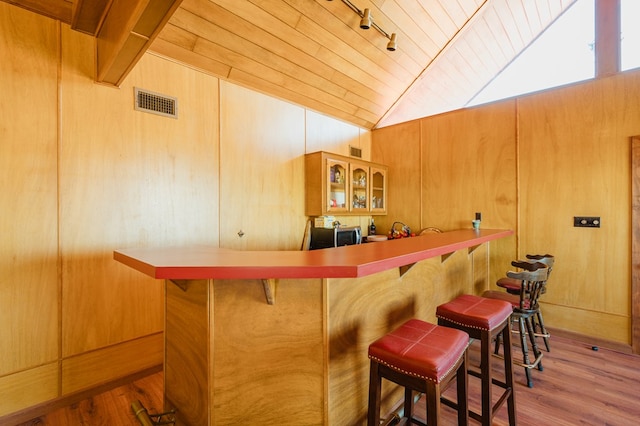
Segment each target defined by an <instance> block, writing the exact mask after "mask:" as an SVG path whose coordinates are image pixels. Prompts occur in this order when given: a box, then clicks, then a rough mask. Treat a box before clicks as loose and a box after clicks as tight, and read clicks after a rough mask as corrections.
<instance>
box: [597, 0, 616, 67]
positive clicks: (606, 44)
mask: <svg viewBox="0 0 640 426" xmlns="http://www.w3.org/2000/svg"><path fill="white" fill-rule="evenodd" d="M595 8H596V10H595V12H596V13H595V20H596V23H595V26H596V29H595V33H596V47H595V48H596V52H595V53H596V55H595V56H596V78H600V77H606V76H608V75H613V74H616V73H618V72H620V0H596V4H595Z"/></svg>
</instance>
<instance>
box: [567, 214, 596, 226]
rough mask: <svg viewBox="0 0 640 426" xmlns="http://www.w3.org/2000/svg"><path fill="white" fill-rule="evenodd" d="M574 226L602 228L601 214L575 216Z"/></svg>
mask: <svg viewBox="0 0 640 426" xmlns="http://www.w3.org/2000/svg"><path fill="white" fill-rule="evenodd" d="M573 226H574V227H576V228H600V216H574V217H573Z"/></svg>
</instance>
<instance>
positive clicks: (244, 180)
mask: <svg viewBox="0 0 640 426" xmlns="http://www.w3.org/2000/svg"><path fill="white" fill-rule="evenodd" d="M220 103H221V108H220V112H221V115H220V139H221V147H220V246H221V247H225V248H234V249H242V250H251V249H253V250H256V249H257V250H298V249H300V247H301V245H302V239H303V236H304V229H305V224H306V217H305V216H304V189H305V186H304V153H305V151H304V135H305V128H304V109H302V108H300V107H298V106H295V105H293V104H290V103H287V102H282V101H279V100H277V99H274V98H271V97H267V96H264V95H262V94H259V93H257V92H254V91H250V90H247V89H243V88H241V87H239V86H235V85H232V84H228V83H225V82H221V87H220ZM247 123H251V125H250V126H248V125H247ZM283 230H284V232H283ZM240 231H242V232H243V235H242V236H240V235H238V233H239V232H240Z"/></svg>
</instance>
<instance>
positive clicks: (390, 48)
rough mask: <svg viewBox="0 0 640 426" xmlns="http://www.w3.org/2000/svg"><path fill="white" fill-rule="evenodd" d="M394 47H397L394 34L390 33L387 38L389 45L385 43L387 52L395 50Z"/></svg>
mask: <svg viewBox="0 0 640 426" xmlns="http://www.w3.org/2000/svg"><path fill="white" fill-rule="evenodd" d="M396 47H398V46H397V43H396V33H392V34H391V37H389V43H387V50H388V51H390V52H393V51H394V50H396Z"/></svg>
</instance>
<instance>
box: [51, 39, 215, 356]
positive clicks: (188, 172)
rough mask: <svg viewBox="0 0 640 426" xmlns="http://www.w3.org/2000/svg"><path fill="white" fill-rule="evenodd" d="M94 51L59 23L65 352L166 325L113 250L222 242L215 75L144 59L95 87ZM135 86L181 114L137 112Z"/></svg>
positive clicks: (147, 289) (151, 288)
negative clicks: (110, 83)
mask: <svg viewBox="0 0 640 426" xmlns="http://www.w3.org/2000/svg"><path fill="white" fill-rule="evenodd" d="M92 49H93V40H92V39H91V38H90V37H88V36H86V35H83V34H79V33H77V32H73V31H71V30H69V28H68V27H64V28H63V65H62V82H61V93H62V100H63V104H62V116H61V117H62V119H61V122H62V141H63V143H62V148H61V152H60V211H61V221H60V230H61V237H60V240H61V248H62V271H63V275H62V276H63V283H62V295H63V301H64V303H63V305H62V309H63V317H62V339H63V351H62V353H63V356H65V357H68V356H71V355H75V354H80V353H83V352H85V351H89V350H94V349H97V348H101V347H105V346H109V345H113V344H117V343H119V342H123V341H127V340H131V339H136V338H138V337H141V336H145V335H148V334H153V333H157V332H158V331H161V330H162V328H163V312H162V305H163V297H164V293H163V288H162V285H161V283H159V282H157V281H155V280H152V279H150V278H148V277H144V276H142V275H141V274H138V273H136V272H135V271H131V270H128V269H127V268H125V267H123V266H122V265H118V264H117V262H114V261H113V254H112V252H113V250H114V249H117V248H121V247H130V246H148V245H179V244H212V245H217V243H218V239H217V234H218V220H217V211H218V204H217V202H218V171H217V165H218V139H217V138H218V131H217V129H218V127H217V125H218V123H217V120H216V117H217V105H218V102H217V90H218V89H217V84H218V82H217V79H214V78H212V77H210V76H207V75H204V74H201V73H198V72H195V71H193V70H191V69H189V68H185V67H182V66H179V65H177V64H175V63H172V62H168V61H165V60H163V59H161V58H158V57H156V56H153V55H145V56H144V57H143V58H142V60H141V61H140V63H139V64H138V67H136V69H135V70H134V71H133V72H132V73H131V74H130V76H129V77H128V78H127V79H126V80H125V81H124V82H123V84H122V86H121V88H120V89H114V88H111V87H106V86H101V85H96V84H94V83H93V79H92V78H91V76H92V67H93V57H92V54H91V52H92ZM158 69H162V73H158V71H157V70H158ZM134 86H137V87H141V88H143V89H146V90H150V91H152V92H155V93H160V94H165V95H168V96H173V97H176V98H178V118H177V119H172V118H167V117H162V116H159V115H155V114H148V113H145V112H140V111H135V110H134V108H133V105H134V101H133V87H134Z"/></svg>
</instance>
